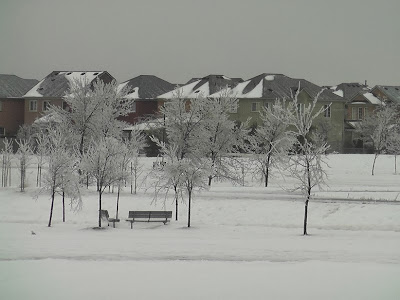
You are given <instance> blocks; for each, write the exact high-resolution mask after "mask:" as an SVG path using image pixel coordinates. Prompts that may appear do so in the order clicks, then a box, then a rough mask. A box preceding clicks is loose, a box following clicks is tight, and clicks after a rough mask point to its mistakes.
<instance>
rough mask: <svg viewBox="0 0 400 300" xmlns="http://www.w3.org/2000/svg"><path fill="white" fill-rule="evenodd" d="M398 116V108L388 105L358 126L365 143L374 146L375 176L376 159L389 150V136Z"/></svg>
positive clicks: (373, 168) (378, 109)
mask: <svg viewBox="0 0 400 300" xmlns="http://www.w3.org/2000/svg"><path fill="white" fill-rule="evenodd" d="M397 115H398V114H397V109H396V107H395V106H394V105H393V104H389V103H386V104H383V105H381V106H380V107H379V108H377V109H376V110H375V111H374V113H373V114H371V115H368V116H366V117H365V119H364V120H363V121H361V122H360V123H359V124H357V128H356V129H357V132H358V133H359V134H360V135H361V137H362V139H363V141H364V143H366V144H370V145H372V148H373V149H374V153H375V155H374V161H373V163H372V170H371V174H372V175H374V171H375V163H376V159H377V158H378V156H379V155H380V154H381V153H383V152H384V151H385V150H386V148H387V145H388V138H389V134H390V131H391V128H392V127H393V125H394V124H395V122H396V119H397Z"/></svg>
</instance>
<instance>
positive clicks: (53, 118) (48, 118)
mask: <svg viewBox="0 0 400 300" xmlns="http://www.w3.org/2000/svg"><path fill="white" fill-rule="evenodd" d="M33 123H34V124H36V125H41V124H48V123H61V119H60V117H59V116H58V115H56V114H47V115H44V116H43V117H41V118H38V119H36V120H35V121H34V122H33Z"/></svg>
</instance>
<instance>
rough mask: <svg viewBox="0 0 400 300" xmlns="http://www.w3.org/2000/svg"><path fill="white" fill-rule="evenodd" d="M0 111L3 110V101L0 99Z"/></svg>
mask: <svg viewBox="0 0 400 300" xmlns="http://www.w3.org/2000/svg"><path fill="white" fill-rule="evenodd" d="M0 111H3V102H2V101H0Z"/></svg>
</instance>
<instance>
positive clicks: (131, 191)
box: [131, 162, 133, 194]
mask: <svg viewBox="0 0 400 300" xmlns="http://www.w3.org/2000/svg"><path fill="white" fill-rule="evenodd" d="M132 175H133V165H132V162H131V194H133V183H132V180H133V178H132Z"/></svg>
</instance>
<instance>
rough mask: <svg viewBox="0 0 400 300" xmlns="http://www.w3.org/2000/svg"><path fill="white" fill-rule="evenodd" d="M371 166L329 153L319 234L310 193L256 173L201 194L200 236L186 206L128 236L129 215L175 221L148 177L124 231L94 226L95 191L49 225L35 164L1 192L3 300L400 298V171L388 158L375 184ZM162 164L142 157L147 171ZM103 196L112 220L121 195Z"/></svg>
mask: <svg viewBox="0 0 400 300" xmlns="http://www.w3.org/2000/svg"><path fill="white" fill-rule="evenodd" d="M372 160H373V156H371V155H329V165H330V168H329V169H328V170H327V171H328V174H329V178H328V184H329V186H328V187H327V188H326V189H325V190H323V191H316V192H315V195H314V199H313V200H312V201H311V202H310V206H309V227H308V232H309V236H302V222H303V210H304V204H303V201H302V199H301V195H300V194H298V193H290V192H288V191H287V190H284V189H282V187H286V188H290V187H292V186H293V181H292V180H291V179H289V178H286V179H282V178H281V177H280V176H276V177H275V178H273V179H272V180H271V186H270V187H268V188H264V187H262V186H261V185H260V183H259V182H257V181H256V180H255V179H252V177H251V170H248V174H247V177H246V185H245V186H244V187H243V186H234V185H232V184H231V183H229V182H215V183H213V186H212V187H211V188H210V189H209V190H204V191H201V192H199V193H196V194H195V199H194V203H193V208H192V209H193V211H192V227H191V228H187V227H186V226H187V206H186V204H185V203H180V211H179V221H174V220H172V221H171V223H170V224H168V225H163V224H162V223H150V224H147V223H139V224H134V229H130V223H129V222H125V221H124V220H125V219H126V217H127V216H128V211H129V210H163V209H164V208H165V209H167V210H172V211H173V212H174V213H175V210H174V204H173V203H172V201H171V200H170V199H168V200H167V201H165V202H164V201H163V199H159V200H158V201H157V202H156V203H152V200H153V191H152V189H151V179H150V178H147V179H145V180H143V182H142V185H141V188H140V189H139V191H138V194H137V195H131V194H130V193H129V188H128V187H127V188H126V189H125V190H124V191H123V193H122V195H121V199H120V208H119V212H120V218H121V222H120V223H119V224H117V226H116V227H117V228H112V226H110V227H107V226H106V228H105V229H104V230H98V229H97V230H95V229H93V227H95V226H96V225H97V209H98V207H97V205H98V202H97V194H96V193H95V192H94V191H93V190H85V191H84V192H83V207H82V209H81V210H80V211H79V212H74V211H70V210H67V214H66V222H65V223H63V222H62V211H61V199H60V198H57V199H56V204H55V208H54V215H53V223H52V227H51V228H48V227H47V222H48V215H49V209H50V199H49V196H48V195H40V196H39V197H38V198H37V199H36V198H35V196H36V195H37V189H36V188H35V185H36V181H35V180H36V169H35V165H31V168H30V170H29V178H28V187H27V188H26V191H25V192H24V193H21V192H19V188H18V174H17V172H16V171H15V172H14V174H13V179H12V184H13V186H12V187H9V188H0V299H7V300H9V299H32V300H35V299H124V298H132V299H159V298H162V299H165V300H168V299H176V300H178V299H400V280H399V279H400V196H399V193H400V175H395V174H394V159H393V157H392V156H381V157H379V158H378V161H377V165H376V170H375V176H371V175H370V172H371V165H372ZM152 161H154V159H150V158H143V163H144V164H145V166H146V167H147V168H148V169H150V166H151V165H152ZM399 173H400V171H399ZM142 178H143V177H142ZM103 199H104V201H103V208H104V209H108V211H109V212H110V214H111V215H114V214H115V201H116V193H111V192H110V193H109V192H107V193H106V194H105V195H104V198H103ZM164 204H165V207H164ZM31 231H33V232H35V233H36V234H35V235H32V234H31Z"/></svg>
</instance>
